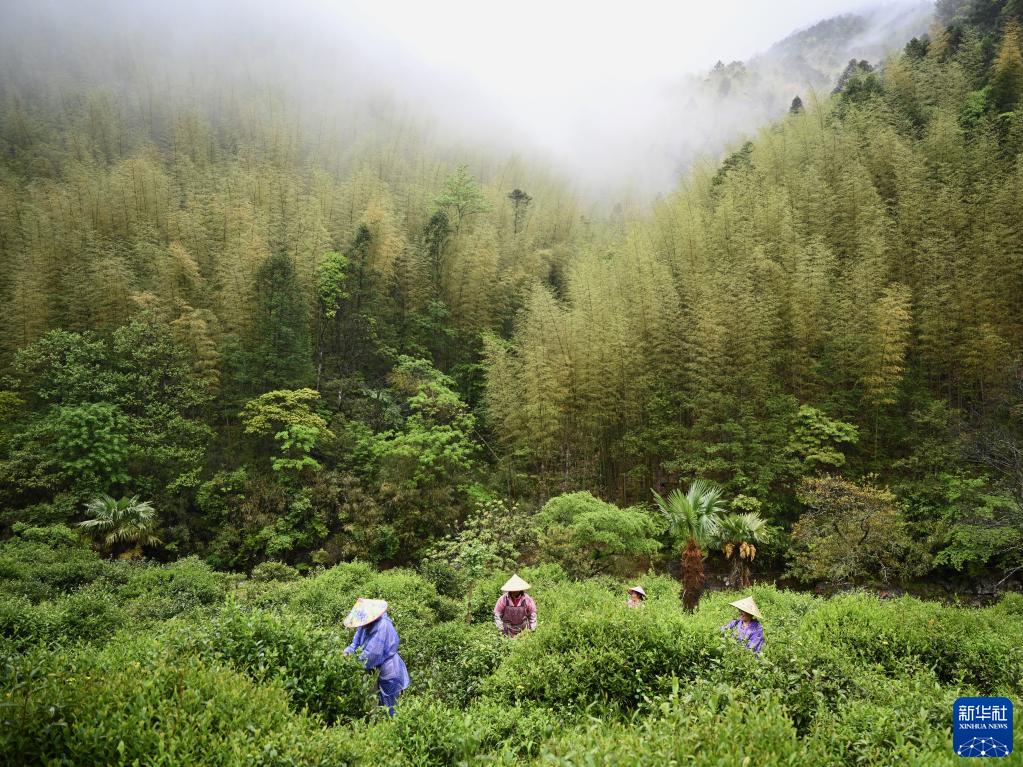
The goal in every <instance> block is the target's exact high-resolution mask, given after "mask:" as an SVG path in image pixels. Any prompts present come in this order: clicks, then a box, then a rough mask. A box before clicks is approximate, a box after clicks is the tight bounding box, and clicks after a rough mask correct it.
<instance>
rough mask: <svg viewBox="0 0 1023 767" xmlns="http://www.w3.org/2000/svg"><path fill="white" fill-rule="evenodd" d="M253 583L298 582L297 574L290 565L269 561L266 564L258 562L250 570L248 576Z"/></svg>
mask: <svg viewBox="0 0 1023 767" xmlns="http://www.w3.org/2000/svg"><path fill="white" fill-rule="evenodd" d="M250 577H251V578H252V580H254V581H262V582H266V581H294V580H298V578H299V574H298V570H296V569H295V568H294V567H292V566H291V565H288V564H285V563H284V562H275V561H273V560H269V561H267V562H260V563H259V564H258V565H256V566H255V567H253V568H252V575H251V576H250Z"/></svg>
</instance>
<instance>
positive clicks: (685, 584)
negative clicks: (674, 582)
mask: <svg viewBox="0 0 1023 767" xmlns="http://www.w3.org/2000/svg"><path fill="white" fill-rule="evenodd" d="M706 582H707V576H706V575H704V572H703V552H702V551H700V546H699V545H698V544H697V543H696V541H695V540H694V539H693V538H690V539H689V543H687V544H686V548H685V550H684V551H683V552H682V606H683V607H684V608H685V609H686V611H687V612H693V611H694V610H695V609H696V605H697V604H698V603H699V601H700V596H701V595H702V594H703V586H704V584H705V583H706Z"/></svg>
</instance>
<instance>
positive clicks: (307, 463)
mask: <svg viewBox="0 0 1023 767" xmlns="http://www.w3.org/2000/svg"><path fill="white" fill-rule="evenodd" d="M319 399H320V395H319V393H318V392H316V391H314V390H313V389H296V390H292V389H279V390H277V391H271V392H267V393H266V394H261V395H260V396H258V397H256V398H255V399H254V400H251V401H249V402H248V403H246V405H245V407H244V408H243V409H242V413H241V419H242V424H243V425H244V426H245V433H246V434H254V435H256V436H257V437H261V438H263V439H264V440H270V439H272V440H273V444H274V445H275V447H274V449H273V451H272V455H271V458H270V466H271V468H273V470H274V471H276V472H280V473H281V474H282V475H283V476H290V475H289V472H294V473H295V474H298V473H300V472H301V471H302V470H303V469H307V468H308V469H318V468H320V464H319V462H318V461H317V460H316V459H314V458H313V457H312V455H311V454H312V452H313V450H314V449H315V448H316V447H317V446H318V445H319V444H320V443H322V442H323V441H325V440H327V439H330V438H332V437H333V436H334V435H333V433H332V432H331V431H330V429H328V428H327V422H326V420H324V418H323V417H322V416H321V415H319V414H318V413H316V412H315V411H314V410H313V408H312V405H313V404H315V403H316V402H318V401H319Z"/></svg>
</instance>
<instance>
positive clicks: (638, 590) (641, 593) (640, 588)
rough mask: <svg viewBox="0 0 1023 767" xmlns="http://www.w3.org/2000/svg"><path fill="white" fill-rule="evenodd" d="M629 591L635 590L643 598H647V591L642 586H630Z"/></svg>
mask: <svg viewBox="0 0 1023 767" xmlns="http://www.w3.org/2000/svg"><path fill="white" fill-rule="evenodd" d="M629 591H635V592H636V593H637V594H639V595H640V596H641V597H643V599H646V592H645V591H643V587H642V586H632V587H630V588H629Z"/></svg>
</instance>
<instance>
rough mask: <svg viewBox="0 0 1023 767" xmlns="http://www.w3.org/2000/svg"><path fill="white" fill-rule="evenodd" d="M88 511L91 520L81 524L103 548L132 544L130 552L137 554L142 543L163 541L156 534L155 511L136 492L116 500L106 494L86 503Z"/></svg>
mask: <svg viewBox="0 0 1023 767" xmlns="http://www.w3.org/2000/svg"><path fill="white" fill-rule="evenodd" d="M85 511H86V513H87V514H88V515H89V516H90V517H92V519H87V520H85V521H84V522H79V523H78V526H79V527H81V528H82V529H83V530H84V531H85V533H86V534H87V535H89V536H90V537H91V538H92V539H93V540H94V541H96V542H97V543H98V544H99V545H100V547H101V548H102V549H104V550H107V551H110V550H113V549H114V548H115V547H116V546H118V545H119V544H132V548H131V549H130V550H129V551H130V552H131V553H134V554H135V555H138V554H139V553H141V552H140V549H141V547H142V546H152V545H155V544H157V543H160V539H159V538H157V537H156V536H155V535H153V528H154V527H156V510H155V509H154V508H153V506H152V504H150V503H149V501H140V500H139V497H138V496H137V495H134V496H132V497H131V498H121V499H120V500H115V499H113V498H111V497H110V496H109V495H106V494H105V493H104V494H103V495H101V496H99V497H97V498H93V499H92V500H91V501H89V502H88V503H87V504H85Z"/></svg>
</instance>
